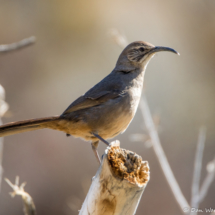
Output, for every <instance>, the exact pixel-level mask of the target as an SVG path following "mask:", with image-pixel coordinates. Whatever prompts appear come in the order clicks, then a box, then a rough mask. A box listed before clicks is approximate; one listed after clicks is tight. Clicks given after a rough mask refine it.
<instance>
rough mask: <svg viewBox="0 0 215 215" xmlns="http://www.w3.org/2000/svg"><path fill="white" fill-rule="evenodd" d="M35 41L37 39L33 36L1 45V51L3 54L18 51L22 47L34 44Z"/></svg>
mask: <svg viewBox="0 0 215 215" xmlns="http://www.w3.org/2000/svg"><path fill="white" fill-rule="evenodd" d="M35 41H36V37H35V36H31V37H28V38H25V39H23V40H21V41H19V42H16V43H11V44H5V45H0V53H2V54H3V53H7V52H11V51H16V50H19V49H22V48H26V47H27V46H30V45H32V44H34V43H35Z"/></svg>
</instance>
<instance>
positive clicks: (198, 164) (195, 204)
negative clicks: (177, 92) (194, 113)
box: [191, 127, 206, 215]
mask: <svg viewBox="0 0 215 215" xmlns="http://www.w3.org/2000/svg"><path fill="white" fill-rule="evenodd" d="M205 139H206V128H205V127H201V128H200V131H199V138H198V144H197V149H196V156H195V161H194V172H193V182H192V188H191V207H192V208H199V183H200V178H201V170H202V157H203V152H204V146H205ZM191 213H192V215H194V214H197V211H195V212H191Z"/></svg>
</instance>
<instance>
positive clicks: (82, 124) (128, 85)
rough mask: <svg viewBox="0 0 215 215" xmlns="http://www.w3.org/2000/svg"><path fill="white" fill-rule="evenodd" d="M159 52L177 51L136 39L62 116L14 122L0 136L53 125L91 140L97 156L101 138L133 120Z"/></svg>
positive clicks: (114, 133)
mask: <svg viewBox="0 0 215 215" xmlns="http://www.w3.org/2000/svg"><path fill="white" fill-rule="evenodd" d="M159 51H170V52H173V53H176V54H178V52H177V51H175V50H174V49H171V48H167V47H161V46H154V45H152V44H150V43H146V42H142V41H137V42H133V43H131V44H129V45H128V46H127V47H126V48H125V49H124V50H123V51H122V53H121V54H120V56H119V58H118V61H117V63H116V66H115V68H114V69H113V71H112V72H111V73H110V74H109V75H108V76H106V77H105V78H104V79H103V80H101V81H100V82H99V83H98V84H96V85H95V86H94V87H92V88H91V89H90V90H89V91H87V92H86V93H85V94H84V95H82V96H80V97H79V98H78V99H76V100H75V101H74V102H73V103H72V104H71V105H70V106H69V107H68V108H67V109H66V110H65V111H64V112H63V113H62V114H61V115H60V116H52V117H46V118H40V119H30V120H25V121H19V122H12V123H8V124H6V125H3V126H0V137H3V136H8V135H12V134H17V133H22V132H26V131H32V130H37V129H42V128H50V129H55V130H60V131H63V132H65V133H66V134H67V136H70V135H73V136H74V137H81V138H83V139H85V140H87V141H88V140H90V141H91V144H92V149H93V151H94V153H95V155H96V157H97V159H98V161H100V159H99V156H98V151H97V147H98V143H99V140H101V141H102V142H104V143H105V144H107V145H108V142H107V141H106V140H107V139H110V138H113V137H115V136H116V135H118V134H120V133H123V132H124V131H125V130H126V128H127V127H128V125H129V124H130V122H131V120H132V119H133V117H134V115H135V113H136V110H137V106H138V104H139V101H140V96H141V92H142V86H143V79H144V73H145V69H146V66H147V64H148V62H149V60H150V59H151V58H152V57H153V56H154V55H155V53H156V52H159Z"/></svg>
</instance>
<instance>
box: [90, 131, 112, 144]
mask: <svg viewBox="0 0 215 215" xmlns="http://www.w3.org/2000/svg"><path fill="white" fill-rule="evenodd" d="M92 134H93V135H94V136H95V137H97V138H98V139H99V140H101V141H102V142H103V143H105V144H106V145H107V146H109V145H110V143H108V141H106V140H104V139H103V138H102V137H100V136H99V135H98V134H96V133H92Z"/></svg>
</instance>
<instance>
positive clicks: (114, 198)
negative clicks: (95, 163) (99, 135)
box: [79, 141, 149, 215]
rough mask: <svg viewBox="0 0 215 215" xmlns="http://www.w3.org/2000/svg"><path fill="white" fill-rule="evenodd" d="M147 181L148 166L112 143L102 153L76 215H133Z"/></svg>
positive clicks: (136, 156)
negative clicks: (99, 162) (97, 167)
mask: <svg viewBox="0 0 215 215" xmlns="http://www.w3.org/2000/svg"><path fill="white" fill-rule="evenodd" d="M148 181H149V167H148V162H147V161H142V158H141V157H140V156H139V155H137V154H135V153H134V152H131V151H128V150H125V149H121V148H120V147H119V142H118V141H116V142H112V143H111V146H110V147H108V149H107V150H105V154H104V155H103V159H102V163H101V165H100V167H99V169H98V171H97V173H96V176H95V177H93V180H92V184H91V187H90V189H89V192H88V194H87V197H86V198H85V201H84V203H83V205H82V208H81V210H80V213H79V215H89V214H90V215H101V214H112V215H124V214H127V215H133V214H135V212H136V209H137V207H138V204H139V202H140V199H141V196H142V194H143V191H144V189H145V187H146V185H147V183H148Z"/></svg>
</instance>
